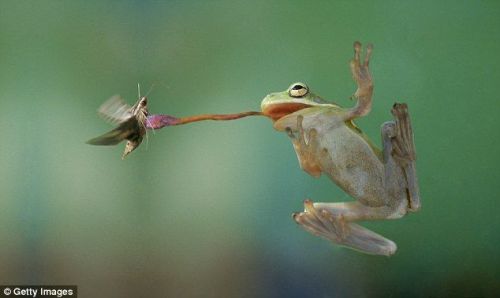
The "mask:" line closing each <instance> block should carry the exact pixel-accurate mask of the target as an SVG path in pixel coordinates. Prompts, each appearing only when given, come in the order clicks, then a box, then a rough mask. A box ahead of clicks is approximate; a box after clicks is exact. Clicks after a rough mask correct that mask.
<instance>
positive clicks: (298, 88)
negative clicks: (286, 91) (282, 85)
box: [292, 85, 304, 90]
mask: <svg viewBox="0 0 500 298" xmlns="http://www.w3.org/2000/svg"><path fill="white" fill-rule="evenodd" d="M300 89H304V87H302V86H301V85H295V86H293V87H292V90H300Z"/></svg>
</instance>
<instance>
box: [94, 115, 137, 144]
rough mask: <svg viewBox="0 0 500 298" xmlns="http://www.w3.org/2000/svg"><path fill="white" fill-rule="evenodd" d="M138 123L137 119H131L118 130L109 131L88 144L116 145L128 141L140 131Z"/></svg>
mask: <svg viewBox="0 0 500 298" xmlns="http://www.w3.org/2000/svg"><path fill="white" fill-rule="evenodd" d="M137 127H138V121H137V119H136V118H135V117H129V119H127V120H126V121H124V122H122V123H121V124H120V125H119V126H118V127H117V128H115V129H113V130H111V131H108V132H107V133H105V134H103V135H100V136H98V137H95V138H93V139H90V140H88V141H87V144H91V145H116V144H118V143H120V142H121V141H123V140H126V139H128V138H129V137H130V136H132V135H133V134H135V133H136V132H137V130H138V128H137Z"/></svg>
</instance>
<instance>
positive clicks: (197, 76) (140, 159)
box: [0, 0, 500, 297]
mask: <svg viewBox="0 0 500 298" xmlns="http://www.w3.org/2000/svg"><path fill="white" fill-rule="evenodd" d="M499 36H500V3H499V2H497V1H439V2H437V1H418V2H415V3H412V2H411V1H376V2H375V1H373V2H371V1H351V2H349V1H162V2H159V1H154V2H153V1H151V2H149V1H9V0H5V1H1V2H0V135H1V137H2V142H1V145H0V283H2V284H8V283H11V284H76V285H78V286H79V294H80V297H446V296H452V297H461V296H474V297H477V296H486V297H494V296H497V297H498V295H500V283H499V281H500V269H499V268H500V257H499V253H498V252H499V246H500V232H499V231H500V216H499V213H500V203H499V200H500V191H499V180H500V170H499V167H500V157H499V154H498V152H499V149H498V148H499V147H500V141H499V129H500V115H499V113H500V98H499V96H498V94H499V92H498V88H499V85H500V84H499V82H500V55H499V52H500V39H499ZM355 40H359V41H361V42H362V43H364V44H366V43H367V42H372V43H373V44H374V45H375V49H374V53H373V58H372V62H371V69H372V74H373V77H374V82H375V97H374V104H373V110H372V112H371V113H370V115H368V117H366V118H364V119H361V120H359V121H357V124H358V125H359V126H360V127H361V128H362V129H363V130H364V131H365V132H366V133H367V134H368V135H369V136H370V137H371V138H372V139H373V140H374V142H375V143H377V144H380V132H379V127H380V124H381V123H383V122H384V121H386V120H389V119H390V118H391V116H390V112H389V111H390V107H391V106H392V104H393V102H395V101H402V102H406V103H408V105H409V109H410V113H411V117H412V121H413V127H414V131H415V142H416V146H417V155H418V163H417V167H418V175H419V181H420V189H421V195H422V204H423V209H422V210H421V212H419V213H417V214H410V215H409V216H407V217H405V218H403V219H400V220H396V221H383V222H375V223H366V224H365V225H366V226H367V227H369V228H370V229H373V230H375V231H377V232H378V233H380V234H382V235H384V236H386V237H387V238H389V239H392V240H394V241H395V242H396V243H397V244H398V247H399V249H398V252H397V253H396V254H395V255H394V256H393V257H391V258H385V257H374V256H368V255H363V254H360V253H357V252H355V251H351V250H347V249H344V248H339V247H335V246H333V245H331V244H330V243H328V242H327V241H324V240H322V239H320V238H317V237H314V236H312V235H310V234H308V233H306V232H305V231H303V230H302V229H300V228H299V227H298V226H297V225H296V224H295V223H294V222H293V221H292V219H291V216H290V215H291V213H292V212H293V211H299V210H301V209H302V201H303V200H304V199H305V198H311V199H313V200H315V201H346V200H350V198H349V197H348V196H347V195H346V194H345V193H343V192H342V191H341V190H340V189H339V188H337V187H336V186H335V185H333V184H332V183H331V182H330V181H329V180H327V179H326V178H324V177H322V178H321V179H314V178H312V177H310V176H308V175H307V174H306V173H305V172H302V171H301V170H300V168H299V166H298V163H297V160H296V156H295V153H294V151H293V148H292V146H291V144H290V142H289V140H288V139H287V137H286V135H284V134H279V133H277V132H275V131H274V130H273V129H272V125H271V122H270V121H269V120H268V119H265V118H262V117H250V118H244V119H241V120H238V121H232V122H223V123H221V122H219V123H216V122H201V123H194V124H189V125H185V126H179V127H171V128H166V129H163V130H160V131H157V132H156V133H154V134H153V133H150V134H149V139H148V141H146V140H145V141H144V143H143V144H142V145H141V146H140V147H139V149H137V150H136V151H134V152H133V153H132V154H131V155H130V156H129V157H128V158H127V159H126V160H125V161H122V160H121V159H120V157H121V153H122V151H123V146H124V145H123V144H122V145H120V146H116V147H96V146H90V145H87V144H85V143H84V142H85V141H86V140H88V139H89V138H91V137H94V136H97V135H99V134H101V133H103V132H105V131H107V130H109V129H110V128H111V126H109V125H108V124H106V123H105V122H104V121H102V120H101V119H100V118H98V116H97V114H96V109H97V107H98V106H99V105H100V104H101V103H102V102H103V101H104V100H106V99H107V98H109V97H110V96H112V95H114V94H117V93H119V94H121V95H122V96H123V97H124V98H125V99H126V100H128V102H129V103H134V102H135V100H136V98H137V89H136V86H137V83H141V86H142V90H143V93H145V92H146V91H147V90H148V89H149V88H150V86H151V85H152V84H155V87H154V89H153V91H152V92H151V93H150V94H149V110H150V112H152V113H166V114H171V115H175V116H187V115H193V114H199V113H233V112H240V111H246V110H258V109H259V107H260V100H261V99H262V98H263V97H264V96H265V95H266V94H267V93H270V92H276V91H281V90H284V89H286V88H287V87H288V85H289V84H290V83H292V82H294V81H303V82H305V83H307V84H308V85H309V86H310V88H311V89H312V90H313V92H315V93H316V94H319V95H321V96H322V97H324V98H325V99H330V100H335V101H336V102H337V103H339V104H341V105H343V106H350V105H353V102H351V101H349V100H348V98H349V97H350V96H351V95H352V93H353V92H354V90H355V85H354V83H353V82H352V79H351V77H350V72H349V67H348V61H349V59H350V58H351V56H352V43H353V41H355Z"/></svg>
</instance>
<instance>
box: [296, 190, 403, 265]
mask: <svg viewBox="0 0 500 298" xmlns="http://www.w3.org/2000/svg"><path fill="white" fill-rule="evenodd" d="M304 207H305V208H304V211H303V212H300V213H294V214H293V219H294V220H295V222H296V223H297V224H299V225H300V226H301V227H302V228H303V229H305V230H306V231H308V232H310V233H311V234H313V235H316V236H320V237H323V238H325V239H328V240H330V241H332V242H333V243H335V244H338V245H342V246H346V247H348V248H352V249H355V250H358V251H360V252H363V253H368V254H375V255H385V256H390V255H392V254H394V253H395V252H396V249H397V246H396V244H395V243H394V242H392V241H391V240H389V239H386V238H384V237H383V236H381V235H379V234H377V233H375V232H372V231H370V230H368V229H366V228H363V227H362V226H360V225H358V224H354V223H350V222H346V221H345V220H344V218H343V217H342V216H339V215H334V214H332V213H330V212H328V211H327V210H324V209H317V208H315V207H314V205H313V202H312V201H311V200H306V201H305V202H304Z"/></svg>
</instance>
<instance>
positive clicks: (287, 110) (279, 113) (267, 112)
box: [262, 102, 311, 121]
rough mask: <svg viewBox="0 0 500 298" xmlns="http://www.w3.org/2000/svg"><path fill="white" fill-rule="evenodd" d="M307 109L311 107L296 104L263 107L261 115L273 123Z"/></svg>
mask: <svg viewBox="0 0 500 298" xmlns="http://www.w3.org/2000/svg"><path fill="white" fill-rule="evenodd" d="M309 107H311V105H308V104H305V103H297V102H293V103H280V104H271V105H264V106H262V114H264V116H267V117H269V118H271V119H272V120H273V121H277V120H279V119H281V118H282V117H284V116H286V115H289V114H292V113H295V112H297V111H299V110H302V109H306V108H309Z"/></svg>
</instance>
